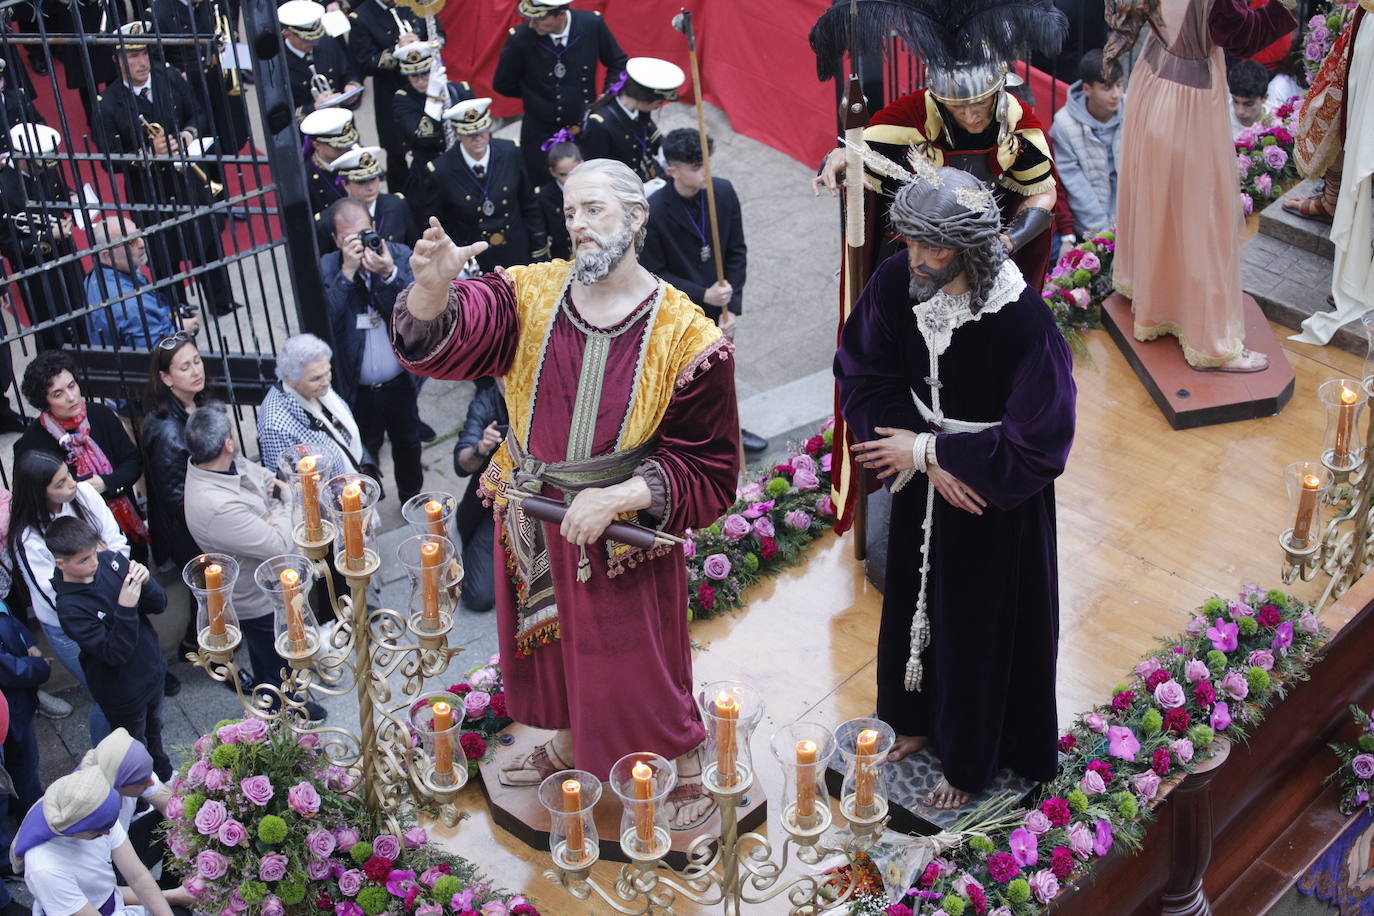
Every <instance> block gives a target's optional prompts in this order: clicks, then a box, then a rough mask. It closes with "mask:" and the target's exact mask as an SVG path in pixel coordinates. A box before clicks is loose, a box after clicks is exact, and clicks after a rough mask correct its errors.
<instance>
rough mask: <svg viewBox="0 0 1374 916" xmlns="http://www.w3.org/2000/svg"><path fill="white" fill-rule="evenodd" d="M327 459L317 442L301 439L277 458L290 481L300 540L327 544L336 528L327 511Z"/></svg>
mask: <svg viewBox="0 0 1374 916" xmlns="http://www.w3.org/2000/svg"><path fill="white" fill-rule="evenodd" d="M328 470H329V462H328V459H326V458H325V457H324V455H323V454H322V452H321V451H320V447H319V446H318V445H314V444H311V443H308V442H302V443H298V444H296V445H293V446H291V447H290V448H288V449H285V450H284V451H283V452H282V453H281V455H280V456H279V457H278V458H277V472H278V474H280V476H281V477H282V478H284V479H285V480H286V481H287V483H289V484H290V485H291V530H292V535H293V537H294V538H295V539H296V542H297V543H298V544H302V545H305V546H312V547H313V546H318V547H324V546H325V545H327V544H328V543H329V542H330V540H332V539H333V536H334V535H333V532H332V531H331V530H330V525H329V523H328V521H327V519H326V515H325V511H324V500H323V496H324V484H325V481H326V480H328V479H329V478H328V477H326V476H325V475H326V474H327V472H328Z"/></svg>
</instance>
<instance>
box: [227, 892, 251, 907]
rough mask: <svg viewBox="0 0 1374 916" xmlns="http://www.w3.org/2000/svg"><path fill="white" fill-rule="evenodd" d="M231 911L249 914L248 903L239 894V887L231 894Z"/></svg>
mask: <svg viewBox="0 0 1374 916" xmlns="http://www.w3.org/2000/svg"><path fill="white" fill-rule="evenodd" d="M229 909H230V910H231V911H232V912H235V913H246V912H248V901H247V900H244V899H243V897H242V896H241V895H240V894H239V889H238V888H237V887H236V888H234V889H233V890H232V891H230V892H229Z"/></svg>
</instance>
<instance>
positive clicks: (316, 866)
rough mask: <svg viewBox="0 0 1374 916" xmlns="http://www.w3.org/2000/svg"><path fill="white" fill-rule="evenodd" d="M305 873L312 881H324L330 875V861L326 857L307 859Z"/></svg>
mask: <svg viewBox="0 0 1374 916" xmlns="http://www.w3.org/2000/svg"><path fill="white" fill-rule="evenodd" d="M305 873H306V874H307V875H308V876H309V877H310V880H311V881H323V880H324V879H325V878H328V877H329V863H328V862H327V861H325V860H324V859H313V858H312V859H306V860H305Z"/></svg>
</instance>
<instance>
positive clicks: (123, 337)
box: [85, 216, 200, 350]
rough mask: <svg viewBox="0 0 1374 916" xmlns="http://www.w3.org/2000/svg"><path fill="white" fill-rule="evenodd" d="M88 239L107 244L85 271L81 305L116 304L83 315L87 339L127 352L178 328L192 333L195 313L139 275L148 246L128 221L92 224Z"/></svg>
mask: <svg viewBox="0 0 1374 916" xmlns="http://www.w3.org/2000/svg"><path fill="white" fill-rule="evenodd" d="M92 230H93V231H92V233H91V235H92V240H93V241H94V242H95V243H96V244H97V245H110V246H111V247H109V248H106V249H104V250H102V251H101V252H100V254H99V255H98V258H99V262H98V263H97V264H96V266H95V269H94V270H92V271H91V272H90V273H89V274H87V275H86V284H85V290H86V304H87V305H95V304H96V303H99V302H104V301H106V300H107V299H111V298H113V297H116V296H118V297H120V299H119V301H118V302H115V303H112V304H111V305H108V306H106V307H105V308H103V309H101V310H100V311H98V312H92V313H91V314H90V315H88V316H87V317H86V330H87V333H89V334H90V339H91V343H92V344H93V345H95V346H98V347H113V346H118V347H121V348H123V349H128V350H151V349H152V348H153V347H154V346H155V345H156V344H157V342H158V341H159V340H162V339H163V338H164V337H171V336H172V335H173V334H175V333H176V332H177V331H178V330H182V331H185V332H186V333H188V334H195V333H196V332H198V331H199V330H200V314H199V312H198V310H197V309H195V308H193V307H191V306H189V305H188V306H181V307H178V306H177V305H175V304H174V303H173V302H172V301H171V300H170V299H169V298H168V297H167V296H165V295H164V294H163V293H162V292H160V291H159V290H155V289H152V288H151V284H150V283H149V282H148V281H147V280H146V279H144V277H143V268H144V267H146V266H147V265H148V247H147V244H146V243H145V242H144V239H143V235H142V233H141V232H140V231H139V228H138V227H137V226H136V225H134V222H133V220H131V219H129V218H127V217H123V216H111V217H108V218H107V219H104V220H102V221H100V222H98V223H96V224H94V225H93V226H92Z"/></svg>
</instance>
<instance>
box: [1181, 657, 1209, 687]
mask: <svg viewBox="0 0 1374 916" xmlns="http://www.w3.org/2000/svg"><path fill="white" fill-rule="evenodd" d="M1210 673H1211V672H1209V671H1208V670H1207V663H1206V662H1204V661H1202V660H1200V659H1196V658H1190V659H1188V663H1187V664H1186V665H1184V666H1183V677H1184V678H1185V679H1186V680H1187V681H1188V683H1190V684H1196V683H1197V682H1198V681H1200V680H1202V679H1203V678H1205V677H1207V676H1208V675H1210Z"/></svg>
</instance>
